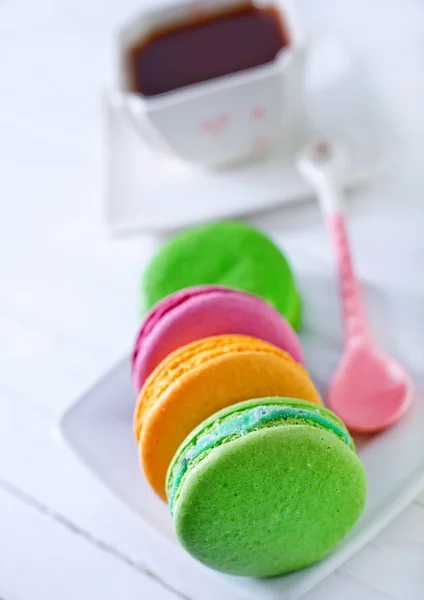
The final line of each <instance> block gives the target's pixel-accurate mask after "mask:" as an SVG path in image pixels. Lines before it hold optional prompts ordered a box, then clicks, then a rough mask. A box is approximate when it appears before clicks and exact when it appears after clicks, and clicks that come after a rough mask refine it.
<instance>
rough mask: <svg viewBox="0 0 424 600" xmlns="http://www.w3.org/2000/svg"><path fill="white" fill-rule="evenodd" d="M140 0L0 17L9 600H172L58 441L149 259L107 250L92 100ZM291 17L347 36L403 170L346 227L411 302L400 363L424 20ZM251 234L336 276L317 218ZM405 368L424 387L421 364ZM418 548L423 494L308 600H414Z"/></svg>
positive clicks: (387, 15) (2, 468)
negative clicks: (372, 84)
mask: <svg viewBox="0 0 424 600" xmlns="http://www.w3.org/2000/svg"><path fill="white" fill-rule="evenodd" d="M143 1H145V0H119V1H110V2H101V1H100V0H92V1H91V2H83V1H82V0H38V1H37V2H25V1H24V0H15V2H12V0H3V2H1V3H0V206H1V212H0V215H1V216H0V598H1V599H2V600H26V599H28V598H35V599H40V600H41V599H42V600H46V599H54V600H56V599H58V598H69V599H72V600H73V599H75V600H85V599H87V600H88V599H90V600H91V599H93V598H102V599H103V600H112V599H113V600H116V599H121V598H125V599H126V600H131V599H133V598H134V599H136V598H155V599H156V598H157V599H158V600H171V599H172V598H174V599H176V598H180V597H181V596H180V595H179V594H178V593H177V592H176V591H175V590H172V589H170V587H169V586H168V585H167V583H166V581H159V580H158V579H157V578H156V577H155V575H154V573H151V572H148V570H147V569H146V568H145V567H144V566H143V562H142V560H140V556H141V555H142V554H143V552H145V546H146V543H147V541H146V540H145V539H144V538H143V536H142V535H141V531H140V527H139V523H138V521H137V518H136V517H135V516H133V515H132V514H131V513H130V512H129V510H127V509H126V508H125V507H124V506H123V505H122V504H121V503H120V502H119V501H118V500H116V499H115V498H114V497H112V496H111V495H110V494H109V493H108V492H106V491H105V490H104V489H103V488H102V487H101V485H100V484H99V483H98V482H97V481H96V480H95V479H94V478H93V477H92V475H91V474H90V473H89V472H88V471H86V470H85V469H84V468H83V467H82V466H81V465H80V463H79V462H78V460H77V459H76V458H75V457H74V456H73V455H72V454H71V453H70V452H69V451H68V450H67V449H66V448H65V447H63V446H62V445H59V444H58V442H57V441H56V440H55V439H54V438H53V437H52V435H51V431H50V428H51V423H52V422H53V421H54V420H55V419H56V418H57V416H58V414H59V413H60V412H61V411H62V410H63V409H64V408H65V407H66V406H67V405H69V404H70V403H71V402H72V401H73V400H75V399H76V397H77V396H78V395H79V394H80V393H82V392H83V391H84V390H86V388H87V387H88V386H90V385H91V384H92V383H93V382H95V381H96V379H98V378H99V377H100V376H101V375H102V374H103V373H104V372H105V371H106V370H107V369H108V368H109V367H110V366H111V365H112V364H113V363H114V362H115V361H116V360H118V359H119V358H121V357H122V355H123V354H124V353H125V352H127V351H128V349H129V346H130V343H131V341H132V337H133V334H134V331H135V327H136V323H137V317H136V287H137V280H138V277H139V274H140V272H141V270H142V268H143V265H144V264H145V262H146V261H147V260H148V258H149V256H150V255H151V253H152V251H153V250H154V249H155V248H156V247H157V245H158V243H159V240H158V239H154V238H153V237H147V236H145V237H139V238H132V239H130V240H121V241H114V242H113V241H111V240H110V239H109V238H108V236H107V232H106V231H105V228H104V223H103V214H102V210H103V205H102V200H103V189H102V128H101V110H100V105H101V103H100V92H101V86H102V84H103V82H104V81H105V80H106V79H107V78H108V76H109V69H110V61H111V48H112V46H111V39H112V37H111V36H112V31H113V29H114V27H115V26H116V24H117V23H119V22H121V21H122V20H123V19H125V18H126V17H127V16H128V15H131V14H132V13H133V11H134V10H135V9H137V8H139V7H140V5H142V4H143ZM299 5H300V8H301V10H302V12H303V14H304V16H305V21H306V24H307V27H308V29H309V30H310V31H313V32H319V31H330V32H332V33H334V34H338V35H342V37H343V39H345V40H346V41H347V42H348V43H349V44H350V45H351V46H352V48H355V49H356V50H357V52H358V53H359V54H360V55H361V56H362V57H363V58H364V62H366V63H367V67H368V68H369V69H370V71H371V73H372V74H373V76H374V77H375V80H376V82H377V83H378V86H379V88H380V92H381V94H382V95H384V102H383V103H384V105H385V108H386V109H387V110H388V111H389V113H390V114H391V115H392V118H393V121H394V123H395V125H396V127H397V135H398V138H397V139H398V143H397V147H396V151H397V154H398V157H399V160H398V161H397V165H396V167H394V168H393V169H392V171H391V173H388V174H386V175H385V176H384V177H383V178H382V179H381V180H379V181H378V182H374V183H373V184H372V185H370V186H368V187H367V189H363V190H360V191H357V192H356V194H355V200H353V201H352V203H351V204H350V210H349V216H350V218H351V231H352V238H353V243H354V246H355V250H356V254H357V263H358V268H359V270H360V273H361V275H362V277H363V278H365V279H366V280H367V281H370V282H373V283H374V284H375V285H377V286H380V287H381V289H385V290H393V293H397V292H399V291H400V290H401V291H402V293H403V294H404V295H405V298H408V301H409V304H408V307H409V308H408V309H405V308H404V309H403V310H401V311H400V313H401V314H399V315H398V317H399V319H402V318H404V319H405V324H406V330H405V331H406V332H407V333H406V334H405V339H404V340H403V347H406V349H407V348H408V344H409V337H408V336H411V339H412V337H414V335H415V342H417V340H418V341H419V339H421V342H423V341H424V336H421V337H420V338H419V339H418V337H417V336H420V332H421V333H424V331H423V330H422V329H420V325H418V323H419V322H420V321H419V317H420V315H421V313H423V312H424V309H423V308H422V307H424V302H423V301H424V279H423V277H422V269H423V265H424V261H423V257H424V242H423V241H422V239H421V238H422V227H423V213H424V204H423V202H424V200H423V199H424V193H423V192H424V172H423V167H422V156H423V140H424V116H423V115H424V109H423V106H424V76H423V73H424V69H423V67H424V4H423V2H422V0H403V1H402V2H401V1H400V0H373V2H370V0H338V1H337V2H335V1H334V0H320V2H316V0H299ZM415 156H416V157H417V158H415ZM420 161H421V165H420ZM270 217H271V218H270ZM257 222H258V223H260V224H262V225H264V226H265V227H266V228H267V229H269V230H270V231H271V232H272V233H273V234H274V235H275V236H276V237H277V238H278V239H279V240H281V241H282V243H283V244H284V246H285V247H286V249H287V250H288V252H289V253H290V254H291V256H292V257H293V260H294V262H295V263H296V254H297V253H303V256H304V257H305V256H306V257H308V256H309V260H311V261H312V262H314V264H315V265H317V264H318V265H319V268H320V269H321V270H322V272H323V273H327V274H328V273H330V272H331V258H330V253H329V247H328V244H327V243H326V242H325V238H324V232H323V228H322V225H321V222H320V219H319V216H318V213H317V211H316V209H315V208H314V207H313V206H306V207H302V208H297V209H292V210H290V212H281V213H274V214H273V215H265V216H263V217H261V218H260V219H258V220H257ZM307 259H308V258H307ZM388 293H389V292H388ZM406 313H408V314H406ZM420 323H421V325H422V320H421V322H420ZM421 347H422V346H421ZM423 356H424V355H423ZM405 360H406V362H407V363H408V362H409V365H410V366H411V368H413V369H414V372H415V374H416V375H417V376H420V375H422V374H423V373H424V368H423V369H421V366H423V365H422V364H421V363H422V362H423V360H424V359H422V358H421V356H419V355H417V354H414V356H411V355H409V356H406V357H405ZM423 427H424V426H423ZM423 540H424V494H423V495H421V496H420V497H418V498H417V499H416V500H415V502H414V503H413V504H412V505H411V506H410V507H409V508H408V509H407V510H406V511H405V512H404V513H403V514H401V515H400V516H399V517H398V518H397V519H396V520H395V521H394V522H393V523H392V524H391V525H390V526H389V527H387V529H385V530H384V531H383V532H382V533H381V534H380V535H379V536H378V537H377V538H376V539H375V540H374V541H372V542H370V543H369V544H368V545H367V546H366V547H365V548H363V549H362V550H361V551H360V552H359V553H358V554H357V555H356V556H354V557H353V558H352V559H350V560H349V561H348V562H347V563H346V564H345V565H344V566H343V567H342V568H340V569H339V570H338V571H337V572H335V573H334V574H333V575H332V576H330V577H329V578H328V579H326V580H325V581H324V582H322V583H321V584H320V585H319V586H318V587H317V588H315V589H314V590H313V591H311V592H310V593H309V594H308V595H307V598H308V600H320V599H325V600H332V599H334V600H337V599H339V598H344V600H350V599H352V600H354V599H355V600H356V599H357V598H358V597H361V598H363V599H364V600H382V599H384V598H392V599H393V598H395V599H398V600H419V599H422V598H423V597H424V569H423V567H424V542H423ZM192 597H193V600H194V599H195V598H197V597H196V594H195V592H193V596H192ZM199 600H201V599H200V598H199Z"/></svg>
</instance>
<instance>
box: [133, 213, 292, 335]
mask: <svg viewBox="0 0 424 600" xmlns="http://www.w3.org/2000/svg"><path fill="white" fill-rule="evenodd" d="M204 284H212V285H215V284H216V285H223V286H226V287H231V288H235V289H239V290H243V291H245V292H249V293H251V294H255V295H257V296H259V297H261V298H263V299H264V300H266V301H267V302H269V303H270V304H272V305H273V306H274V307H275V308H276V310H278V312H279V313H281V314H282V315H283V316H284V317H285V318H286V319H287V321H288V322H289V323H290V325H291V326H292V327H293V328H294V329H298V328H299V326H300V313H301V308H300V305H301V303H300V296H299V292H298V290H297V287H296V283H295V280H294V276H293V273H292V270H291V268H290V266H289V264H288V262H287V260H286V258H285V257H284V255H283V254H282V252H281V251H280V250H279V249H278V248H277V247H276V246H275V245H274V244H273V243H272V242H271V240H270V239H269V238H267V236H266V235H264V234H263V233H261V232H260V231H258V230H257V229H254V228H253V227H251V226H249V225H246V224H245V223H241V222H232V221H230V222H221V223H214V224H208V225H201V226H200V227H195V228H193V229H189V230H186V231H184V232H183V233H180V234H178V235H176V236H175V237H173V238H172V239H171V240H170V241H169V242H168V243H166V244H165V245H164V246H163V247H162V248H161V250H159V252H158V253H157V254H156V256H155V257H154V258H153V260H152V261H151V263H150V265H149V266H148V268H147V269H146V271H145V273H144V276H143V279H142V287H141V292H142V302H141V304H142V312H143V314H144V313H145V312H146V311H147V310H149V309H150V308H152V306H154V305H155V304H156V303H157V302H159V300H162V298H165V297H166V296H169V295H170V294H172V293H173V292H176V291H177V290H180V289H183V288H186V287H192V286H197V285H204Z"/></svg>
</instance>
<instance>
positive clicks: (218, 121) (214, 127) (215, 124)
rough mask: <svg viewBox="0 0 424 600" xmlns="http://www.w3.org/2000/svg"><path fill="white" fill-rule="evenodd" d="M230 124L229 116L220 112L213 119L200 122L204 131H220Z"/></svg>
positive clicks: (214, 132) (213, 132)
mask: <svg viewBox="0 0 424 600" xmlns="http://www.w3.org/2000/svg"><path fill="white" fill-rule="evenodd" d="M229 124H230V117H229V116H228V115H227V114H225V113H222V114H220V115H218V116H217V117H215V118H213V119H208V120H206V121H203V123H202V131H204V132H205V133H212V134H217V133H222V132H223V131H225V130H226V129H227V127H228V126H229Z"/></svg>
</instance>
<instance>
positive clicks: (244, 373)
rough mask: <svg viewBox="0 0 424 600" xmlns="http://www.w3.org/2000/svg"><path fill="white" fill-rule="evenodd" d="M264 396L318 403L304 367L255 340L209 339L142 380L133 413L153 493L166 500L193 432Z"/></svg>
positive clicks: (240, 337) (234, 337)
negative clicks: (180, 452)
mask: <svg viewBox="0 0 424 600" xmlns="http://www.w3.org/2000/svg"><path fill="white" fill-rule="evenodd" d="M263 396H291V397H295V398H303V399H305V400H308V401H310V402H312V403H315V404H321V398H320V396H319V394H318V392H317V390H316V389H315V386H314V384H313V383H312V381H311V380H310V378H309V375H308V373H307V372H306V371H305V369H304V368H303V366H302V365H301V364H299V363H298V362H296V361H295V360H294V359H293V358H292V357H291V356H290V355H289V354H288V353H287V352H284V351H283V350H281V349H280V348H277V347H276V346H274V345H272V344H269V343H268V342H264V341H262V340H258V339H256V338H252V337H248V336H243V335H221V336H214V337H210V338H206V339H202V340H198V341H195V342H192V343H191V344H188V345H187V346H183V347H181V348H178V349H177V350H175V351H174V352H172V353H171V354H169V355H168V356H167V357H166V358H165V359H164V360H163V361H162V362H161V363H160V364H159V365H158V366H157V367H156V369H155V370H154V371H153V372H152V374H151V375H150V376H149V377H148V378H147V380H146V383H145V384H144V386H143V388H142V389H141V392H140V394H139V397H138V401H137V405H136V409H135V414H134V430H135V435H136V439H137V442H138V449H139V454H140V459H141V464H142V467H143V470H144V473H145V476H146V478H147V480H148V481H149V483H150V485H151V486H152V488H153V489H154V490H155V491H156V493H157V494H159V496H161V497H162V498H164V499H165V498H166V493H165V477H166V471H167V469H168V466H169V464H170V462H171V460H172V457H173V455H174V454H175V452H176V450H177V448H178V447H179V445H180V444H181V443H182V442H183V440H184V438H185V437H186V436H187V435H188V434H189V433H190V432H191V431H192V430H193V429H194V428H195V427H197V426H198V425H199V424H200V423H201V422H202V421H204V420H205V419H206V418H207V417H209V416H210V415H212V414H213V413H215V412H217V411H218V410H221V409H222V408H225V407H227V406H230V405H231V404H235V403H237V402H241V401H242V400H248V399H249V398H255V397H263Z"/></svg>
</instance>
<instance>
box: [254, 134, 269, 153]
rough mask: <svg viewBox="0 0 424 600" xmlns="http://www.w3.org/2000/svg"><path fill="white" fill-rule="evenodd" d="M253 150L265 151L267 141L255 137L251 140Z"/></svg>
mask: <svg viewBox="0 0 424 600" xmlns="http://www.w3.org/2000/svg"><path fill="white" fill-rule="evenodd" d="M252 146H253V148H254V150H265V149H266V148H267V147H268V140H267V139H266V138H265V137H263V136H257V137H255V138H253V140H252Z"/></svg>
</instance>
